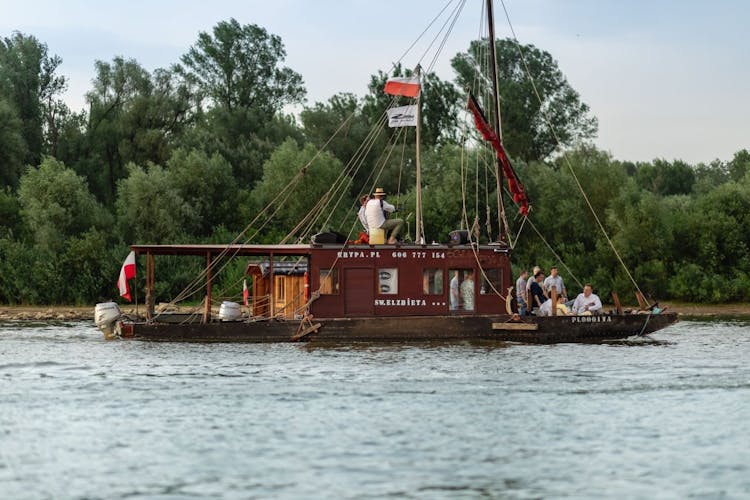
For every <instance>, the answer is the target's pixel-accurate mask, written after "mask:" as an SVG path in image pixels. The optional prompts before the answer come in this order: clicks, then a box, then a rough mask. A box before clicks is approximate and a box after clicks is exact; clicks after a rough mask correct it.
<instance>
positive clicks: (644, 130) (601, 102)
mask: <svg viewBox="0 0 750 500" xmlns="http://www.w3.org/2000/svg"><path fill="white" fill-rule="evenodd" d="M456 1H457V0H454V3H451V4H450V6H449V7H448V9H449V10H450V9H451V8H452V7H453V5H454V4H455V2H456ZM447 3H448V0H409V1H403V0H378V1H373V0H368V1H364V0H274V1H268V0H262V1H260V0H212V1H210V2H208V1H198V0H186V1H178V0H161V1H160V0H150V1H144V0H131V1H130V2H106V1H105V2H102V1H98V2H94V1H84V0H67V1H65V2H59V1H51V0H48V1H43V0H24V1H22V2H19V1H17V0H0V36H4V37H5V36H9V35H10V34H11V33H12V32H13V31H20V32H22V33H25V34H32V35H34V36H36V37H37V38H38V39H39V40H40V41H42V42H44V43H46V44H47V46H48V47H49V52H50V54H57V55H59V56H60V57H62V59H63V63H62V65H61V67H60V69H59V72H60V74H63V75H65V76H66V77H68V79H69V88H68V91H67V93H66V94H65V96H64V98H65V100H66V102H67V103H68V105H69V106H70V107H71V108H72V109H74V110H79V109H82V108H83V107H84V103H85V98H84V96H85V93H86V92H87V91H88V90H89V89H90V88H91V80H92V78H93V76H94V62H95V61H96V60H103V61H109V60H111V59H112V58H113V57H115V56H124V57H126V58H133V59H135V60H137V61H138V62H139V63H140V64H141V65H142V66H143V67H145V68H146V69H147V70H149V71H152V70H154V69H156V68H160V67H169V66H170V65H172V64H174V63H176V62H178V61H179V58H180V56H181V55H182V54H184V53H185V52H187V51H188V49H189V48H190V46H191V45H192V44H193V43H195V41H196V39H197V36H198V33H199V32H201V31H207V32H210V31H211V28H212V27H213V26H214V25H215V24H216V23H218V22H219V21H222V20H228V19H230V18H235V19H237V20H238V21H239V22H240V23H241V24H257V25H259V26H262V27H264V28H266V29H267V30H268V31H269V32H270V33H273V34H276V35H279V36H280V37H281V39H282V41H283V42H284V45H285V48H286V52H287V58H286V60H285V61H284V64H285V65H286V66H289V67H290V68H292V69H294V70H295V71H297V72H298V73H300V74H301V75H302V77H303V79H304V82H305V86H306V88H307V91H308V95H307V97H308V104H312V103H314V102H316V101H325V100H327V99H328V98H329V97H331V96H332V95H334V94H336V93H338V92H353V93H355V94H358V95H364V94H365V93H366V91H367V83H368V81H369V76H370V75H371V74H374V73H376V72H377V71H378V70H379V69H380V70H388V69H389V68H390V67H391V64H392V62H394V61H396V60H398V59H399V57H400V56H401V55H402V54H403V53H404V52H405V51H406V50H407V48H408V47H409V46H410V45H411V44H412V42H413V41H414V40H415V39H416V38H417V37H418V36H419V34H420V33H422V31H423V30H424V29H425V28H426V27H427V25H428V24H429V22H430V21H431V20H432V19H433V18H434V17H435V16H436V15H437V14H438V12H439V11H440V10H441V9H442V8H443V7H444V6H445V5H446V4H447ZM481 3H482V0H467V1H466V5H465V7H464V9H463V12H462V14H461V17H460V18H459V21H458V22H457V23H456V25H455V27H454V29H453V32H452V34H451V37H450V38H449V40H448V42H447V44H446V46H445V48H444V49H443V50H442V51H441V55H440V58H439V59H438V60H437V61H436V63H435V65H434V71H435V72H436V73H437V74H438V75H439V76H440V77H441V78H444V79H451V80H452V79H453V78H454V75H453V72H452V70H451V68H450V59H451V57H453V56H454V55H455V54H456V53H457V52H460V51H463V50H466V48H467V47H468V44H469V41H470V40H472V39H476V38H477V37H478V35H479V32H480V31H479V30H480V16H481V10H482V9H481ZM505 6H506V8H507V10H508V12H509V15H510V20H511V22H512V25H513V28H514V29H515V33H516V35H517V37H518V40H519V41H520V42H521V43H523V44H528V43H531V44H534V45H536V46H537V47H538V48H541V49H543V50H546V51H548V52H549V53H550V54H552V56H553V57H554V58H555V59H556V60H557V61H558V64H559V67H560V69H561V70H562V72H563V73H564V74H565V75H566V77H567V79H568V81H569V83H570V84H571V86H572V87H573V88H574V89H576V90H577V91H578V92H579V94H580V95H581V99H582V100H583V102H585V103H587V104H588V105H589V106H590V108H591V112H592V114H593V115H594V116H596V117H597V118H598V120H599V134H598V137H597V138H596V140H595V143H596V145H597V146H598V147H600V148H601V149H604V150H606V151H609V152H611V153H612V154H613V156H614V157H615V158H618V159H621V160H630V161H649V160H652V159H654V158H664V159H667V160H675V159H682V160H685V161H688V162H690V163H698V162H710V161H712V160H714V159H717V158H718V159H721V160H725V161H726V160H730V159H731V158H732V155H733V154H734V153H735V152H737V151H739V150H741V149H743V148H750V98H749V97H748V83H749V82H750V50H748V49H750V37H749V36H748V35H747V28H746V26H747V20H748V19H750V2H745V1H744V0H713V1H709V0H701V1H694V0H650V1H648V0H629V1H627V2H625V1H621V0H505ZM495 9H496V33H497V36H498V37H499V38H502V37H508V36H511V32H510V29H509V25H508V22H507V20H506V19H505V15H504V13H503V9H502V4H500V3H499V0H497V1H496V7H495ZM441 22H442V21H439V22H438V23H436V24H435V26H438V25H440V24H441ZM433 37H434V29H433V31H431V32H430V34H429V35H426V36H425V37H424V38H423V40H422V41H421V42H420V43H418V44H417V45H416V46H415V48H414V49H412V50H411V51H410V52H408V53H407V55H406V57H404V59H403V62H404V64H405V66H407V67H413V66H414V65H415V64H416V62H417V61H418V60H419V59H420V56H421V55H422V54H424V52H425V48H426V47H425V46H426V45H427V44H428V43H429V42H430V41H431V40H432V39H433ZM430 57H431V56H430ZM428 59H429V57H428Z"/></svg>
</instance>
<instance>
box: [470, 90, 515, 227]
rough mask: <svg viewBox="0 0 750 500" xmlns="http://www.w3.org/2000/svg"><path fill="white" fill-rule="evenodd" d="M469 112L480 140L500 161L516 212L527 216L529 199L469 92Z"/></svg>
mask: <svg viewBox="0 0 750 500" xmlns="http://www.w3.org/2000/svg"><path fill="white" fill-rule="evenodd" d="M469 111H471V114H472V115H473V116H474V124H475V125H476V127H477V130H479V132H480V133H481V134H482V138H484V140H485V141H487V142H489V143H490V144H492V147H493V148H494V149H495V154H496V155H497V159H498V160H499V161H500V165H501V166H502V168H503V175H504V176H505V178H506V179H507V180H508V189H509V190H510V192H511V194H512V195H513V201H515V202H516V203H517V204H518V211H519V212H520V213H521V215H523V216H527V215H529V197H528V196H527V195H526V190H525V189H524V187H523V184H521V181H519V180H518V176H517V175H516V171H515V170H513V166H512V165H511V164H510V160H509V159H508V155H507V153H506V152H505V148H504V147H503V143H502V141H501V140H500V138H499V137H498V136H497V134H496V133H495V131H494V130H492V127H490V124H489V123H487V119H486V118H485V117H484V113H483V112H482V108H480V107H479V103H478V102H477V100H476V99H474V96H473V95H471V92H469Z"/></svg>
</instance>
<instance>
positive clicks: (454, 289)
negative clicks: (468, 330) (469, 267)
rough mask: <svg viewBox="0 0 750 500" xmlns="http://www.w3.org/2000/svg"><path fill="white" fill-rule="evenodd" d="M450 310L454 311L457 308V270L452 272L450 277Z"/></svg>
mask: <svg viewBox="0 0 750 500" xmlns="http://www.w3.org/2000/svg"><path fill="white" fill-rule="evenodd" d="M450 288H451V296H450V299H451V311H455V310H457V309H458V290H459V288H458V271H455V272H454V273H453V278H451V286H450Z"/></svg>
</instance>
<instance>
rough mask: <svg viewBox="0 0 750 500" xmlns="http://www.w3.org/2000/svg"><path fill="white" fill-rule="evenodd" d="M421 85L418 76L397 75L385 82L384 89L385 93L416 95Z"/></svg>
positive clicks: (406, 95)
mask: <svg viewBox="0 0 750 500" xmlns="http://www.w3.org/2000/svg"><path fill="white" fill-rule="evenodd" d="M421 86H422V85H421V84H420V83H419V77H418V76H403V77H402V76H397V77H393V78H389V79H388V81H386V82H385V89H384V90H385V93H386V94H391V95H402V96H405V97H417V96H418V95H419V91H420V89H421Z"/></svg>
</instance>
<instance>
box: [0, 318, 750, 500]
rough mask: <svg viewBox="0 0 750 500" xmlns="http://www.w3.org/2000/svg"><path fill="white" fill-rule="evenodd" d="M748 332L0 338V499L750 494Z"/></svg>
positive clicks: (715, 325) (84, 327)
mask: <svg viewBox="0 0 750 500" xmlns="http://www.w3.org/2000/svg"><path fill="white" fill-rule="evenodd" d="M749 358H750V323H743V322H731V321H727V322H688V321H683V322H681V323H679V324H677V325H674V326H672V327H670V328H668V329H666V330H663V331H662V332H659V333H657V334H654V335H652V336H651V340H647V339H645V340H641V339H639V340H638V341H631V342H622V343H612V344H605V345H555V346H524V345H513V346H500V345H497V346H487V345H483V346H478V345H468V344H463V345H421V346H356V347H351V346H342V347H326V348H322V347H321V348H312V347H307V346H304V345H301V344H288V345H250V344H234V345H232V344H217V345H199V344H156V343H145V342H136V341H112V342H107V341H104V340H103V339H102V337H101V335H100V333H99V332H98V331H97V330H96V328H95V327H94V326H93V325H91V324H89V323H73V324H56V325H55V324H36V325H21V324H13V323H5V324H2V325H0V498H3V499H25V498H30V499H45V498H50V499H68V498H70V499H84V498H85V499H99V498H101V499H115V498H158V499H182V498H185V499H195V498H382V497H399V498H401V497H407V498H476V497H490V498H498V497H499V498H549V497H575V498H602V497H609V498H622V497H627V498H686V497H696V498H743V497H744V498H748V497H750V364H749V363H748V359H749Z"/></svg>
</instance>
